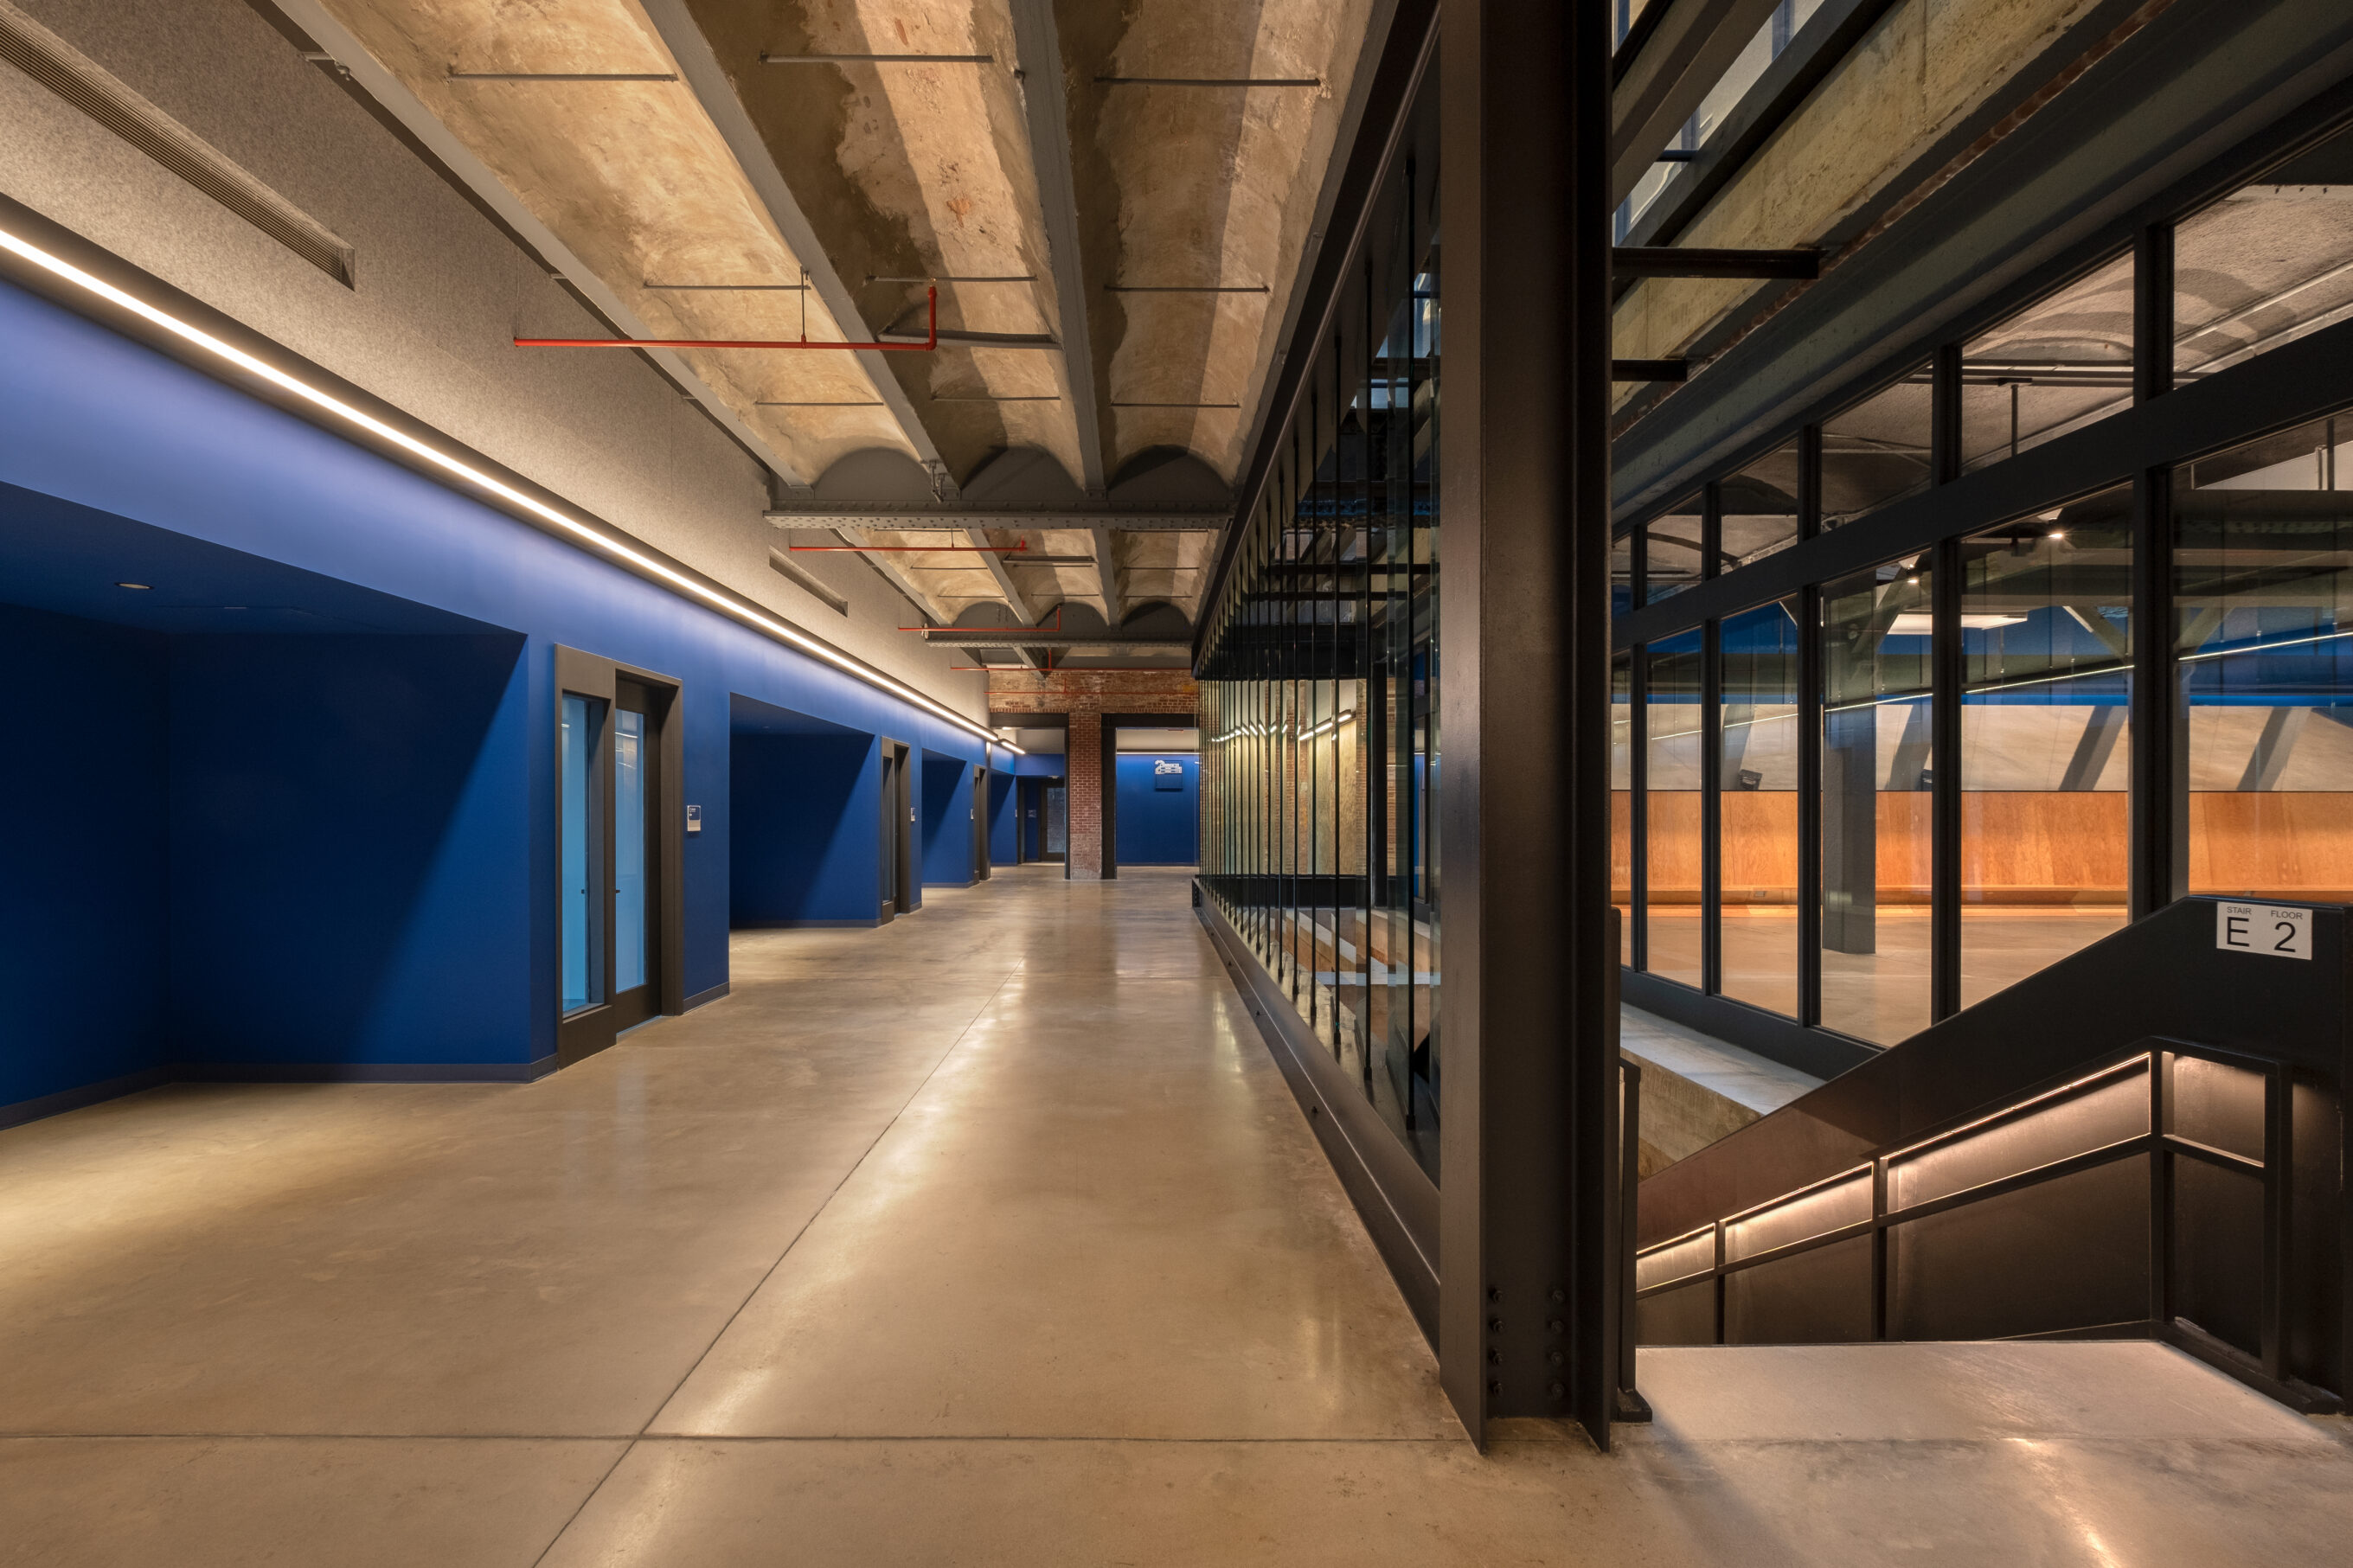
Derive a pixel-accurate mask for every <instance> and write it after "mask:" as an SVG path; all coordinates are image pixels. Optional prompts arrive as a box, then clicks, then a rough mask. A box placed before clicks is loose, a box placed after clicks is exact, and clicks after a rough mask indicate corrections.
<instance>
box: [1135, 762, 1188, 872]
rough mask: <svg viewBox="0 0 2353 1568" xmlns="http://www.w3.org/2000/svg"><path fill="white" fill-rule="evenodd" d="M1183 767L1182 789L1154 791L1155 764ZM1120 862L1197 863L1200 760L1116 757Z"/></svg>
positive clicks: (1169, 864)
mask: <svg viewBox="0 0 2353 1568" xmlns="http://www.w3.org/2000/svg"><path fill="white" fill-rule="evenodd" d="M1160 762H1168V763H1177V764H1179V765H1180V766H1181V767H1182V768H1183V769H1184V776H1183V783H1182V785H1181V787H1179V788H1176V789H1173V790H1163V789H1155V788H1154V787H1153V773H1152V768H1153V764H1154V763H1160ZM1118 833H1119V843H1118V846H1117V847H1118V851H1119V863H1120V864H1121V865H1123V866H1192V865H1198V863H1199V862H1200V858H1201V851H1200V833H1201V759H1200V758H1198V757H1195V756H1168V757H1155V756H1154V755H1152V754H1150V753H1148V752H1133V753H1130V754H1126V755H1123V756H1122V757H1121V758H1120V759H1119V826H1118Z"/></svg>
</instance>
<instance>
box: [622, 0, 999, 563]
mask: <svg viewBox="0 0 2353 1568" xmlns="http://www.w3.org/2000/svg"><path fill="white" fill-rule="evenodd" d="M641 4H642V5H644V7H645V13H646V16H647V19H648V20H649V21H650V22H652V23H653V25H654V30H655V31H656V32H657V33H659V35H660V36H661V41H662V43H663V45H664V47H667V48H668V49H669V50H670V58H672V59H675V60H676V61H677V62H678V68H679V72H680V74H681V76H682V77H683V78H684V79H685V80H686V85H687V88H688V89H689V90H691V92H692V93H693V94H694V97H695V100H696V101H697V102H698V103H700V104H702V112H703V113H704V114H705V115H707V116H709V117H710V120H711V123H712V127H713V128H714V129H716V130H717V131H718V132H719V136H720V140H722V141H723V142H726V143H727V150H728V151H729V152H730V153H733V154H734V158H735V163H736V164H737V166H738V167H739V168H741V169H742V170H743V172H744V179H746V180H747V181H749V182H750V183H751V185H752V189H753V191H754V194H756V195H758V197H759V199H760V203H761V205H763V206H764V207H765V208H766V209H767V214H768V218H769V221H770V222H772V223H774V224H775V225H776V232H777V233H778V234H779V235H781V236H783V237H784V241H785V244H786V246H787V247H790V249H791V250H792V253H793V254H794V255H795V256H796V257H797V258H800V262H801V265H802V267H803V268H806V269H807V273H808V283H809V287H810V288H811V289H814V290H816V292H817V297H818V300H820V301H822V302H823V304H824V306H825V308H826V310H828V312H829V313H830V314H831V315H832V317H833V321H834V324H835V325H836V326H837V327H839V328H840V330H841V335H842V336H843V338H844V339H846V340H847V341H849V342H859V343H870V342H875V341H876V333H875V332H874V331H873V330H872V329H871V328H870V327H869V326H868V325H867V323H866V318H865V316H864V314H863V313H861V312H860V310H859V308H858V301H857V300H856V299H855V298H854V297H852V295H851V294H850V291H849V285H848V284H847V283H845V282H843V281H842V278H841V274H840V272H839V270H838V269H837V268H835V267H834V265H833V261H832V258H829V257H828V256H827V255H826V251H825V247H824V246H823V244H821V243H820V242H819V241H818V236H817V229H816V228H815V226H812V225H811V224H810V222H809V221H808V216H807V214H806V213H804V212H803V211H802V210H801V205H800V202H799V201H798V199H797V198H796V197H795V196H794V195H793V192H792V187H791V186H790V185H789V184H786V180H785V174H784V171H783V170H782V169H779V168H778V167H777V166H776V157H775V155H774V154H773V153H770V152H769V150H768V144H767V142H765V140H763V139H762V137H761V135H760V132H759V128H758V127H757V126H755V125H754V124H753V123H752V116H751V113H750V111H749V110H746V109H745V108H744V101H743V100H742V99H740V98H738V97H736V95H735V89H734V86H733V84H732V83H731V82H730V81H729V80H728V77H727V71H726V68H724V67H723V66H722V65H721V64H720V63H719V56H718V54H717V52H716V51H715V50H713V49H712V47H711V40H710V39H708V38H706V37H703V36H702V28H701V27H699V26H696V25H695V22H694V18H693V16H691V15H690V14H689V12H688V10H687V7H686V0H641ZM858 362H859V363H860V364H861V365H862V366H864V367H865V370H866V374H867V379H869V380H870V381H871V382H872V383H873V384H874V392H875V395H876V396H878V397H880V398H881V400H882V403H883V405H884V406H885V407H886V408H888V409H889V410H890V413H891V417H892V419H893V420H895V421H897V423H898V426H899V429H900V431H901V433H902V435H903V436H904V437H906V440H907V445H908V446H909V447H912V448H913V451H914V454H915V460H916V461H918V462H920V463H922V464H923V466H924V467H925V468H929V469H930V470H931V471H932V473H933V475H934V479H935V481H936V482H937V483H938V484H939V485H940V486H941V487H942V499H943V500H953V499H954V497H955V480H954V479H952V478H950V477H949V470H948V468H947V464H946V463H945V461H944V459H943V458H941V456H940V449H939V446H938V444H937V443H936V442H934V440H933V439H932V435H931V432H930V431H929V430H928V429H926V428H925V427H924V426H923V417H922V416H920V415H919V414H917V413H916V412H915V404H914V400H913V398H910V397H909V396H908V395H907V391H906V388H904V387H902V386H901V385H900V384H899V378H898V376H897V375H896V374H893V373H892V370H891V368H890V364H889V356H888V355H886V354H884V353H882V352H881V351H880V350H876V351H874V352H872V353H860V355H858ZM809 526H813V527H824V526H828V525H827V524H822V523H818V524H811V525H809Z"/></svg>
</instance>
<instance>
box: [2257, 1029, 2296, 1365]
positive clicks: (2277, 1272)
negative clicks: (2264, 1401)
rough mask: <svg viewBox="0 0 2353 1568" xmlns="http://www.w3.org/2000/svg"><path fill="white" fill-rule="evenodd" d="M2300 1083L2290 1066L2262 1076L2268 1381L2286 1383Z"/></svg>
mask: <svg viewBox="0 0 2353 1568" xmlns="http://www.w3.org/2000/svg"><path fill="white" fill-rule="evenodd" d="M2294 1093H2295V1077H2294V1072H2293V1069H2292V1068H2289V1066H2288V1065H2287V1064H2286V1063H2285V1062H2274V1063H2272V1064H2271V1070H2270V1071H2269V1072H2267V1073H2265V1074H2264V1075H2263V1329H2262V1332H2261V1336H2260V1339H2259V1341H2258V1342H2259V1343H2260V1344H2261V1345H2262V1347H2263V1375H2264V1376H2266V1377H2268V1378H2271V1379H2272V1380H2273V1381H2274V1382H2276V1383H2284V1382H2286V1381H2287V1376H2288V1372H2287V1310H2288V1289H2287V1287H2288V1269H2289V1268H2290V1266H2291V1261H2292V1259H2293V1258H2294V1249H2295V1231H2294V1229H2293V1228H2292V1224H2293V1220H2294V1215H2293V1213H2292V1207H2293V1205H2292V1199H2291V1192H2292V1184H2291V1183H2290V1181H2289V1179H2288V1175H2289V1173H2290V1172H2291V1171H2293V1170H2294V1169H2295V1162H2294V1160H2293V1159H2292V1158H2291V1155H2292V1154H2293V1152H2294V1151H2293V1148H2292V1140H2293V1138H2294V1135H2295V1115H2294Z"/></svg>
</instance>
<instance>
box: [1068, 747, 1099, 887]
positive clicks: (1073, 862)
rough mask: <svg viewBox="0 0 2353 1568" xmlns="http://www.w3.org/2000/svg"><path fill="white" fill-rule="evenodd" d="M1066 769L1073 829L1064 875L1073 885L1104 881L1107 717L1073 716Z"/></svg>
mask: <svg viewBox="0 0 2353 1568" xmlns="http://www.w3.org/2000/svg"><path fill="white" fill-rule="evenodd" d="M1065 748H1066V749H1065V752H1064V754H1063V762H1062V766H1063V769H1064V777H1065V778H1066V779H1067V781H1068V787H1069V790H1070V795H1069V796H1068V799H1069V802H1070V813H1071V815H1070V829H1069V833H1068V836H1067V837H1066V838H1065V840H1064V843H1065V845H1066V846H1067V853H1066V854H1065V856H1064V858H1063V862H1062V866H1063V875H1064V876H1066V877H1068V878H1069V879H1071V881H1073V882H1099V881H1101V880H1103V715H1102V714H1100V713H1073V714H1071V732H1070V738H1069V740H1068V741H1067V742H1065Z"/></svg>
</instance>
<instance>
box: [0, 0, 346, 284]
mask: <svg viewBox="0 0 2353 1568" xmlns="http://www.w3.org/2000/svg"><path fill="white" fill-rule="evenodd" d="M0 59H5V60H6V61H7V62H8V63H9V64H10V65H12V66H15V67H16V68H17V69H18V70H21V71H23V72H24V73H25V74H26V76H29V77H31V78H32V79H34V80H35V81H37V82H39V83H40V84H41V85H42V86H43V87H46V88H47V89H49V90H50V91H51V92H54V93H56V94H57V95H58V97H59V98H62V99H64V100H66V101H67V102H68V103H70V104H72V105H73V106H74V107H75V108H76V109H79V110H81V111H82V112H83V113H84V114H87V115H89V116H90V118H91V119H92V120H95V121H98V122H99V123H100V125H103V126H105V127H106V128H107V129H108V130H109V131H111V132H114V133H115V134H116V135H117V136H120V137H121V138H122V140H123V141H125V142H129V143H131V145H132V146H133V147H136V148H138V149H139V151H141V152H142V153H146V154H147V156H149V157H150V158H153V159H154V160H155V162H157V163H161V164H163V165H164V167H165V168H166V169H169V170H171V171H172V173H174V174H177V175H179V176H180V178H182V179H183V180H185V181H186V182H187V183H188V184H191V185H194V186H195V188H196V189H198V190H200V191H202V192H204V194H205V195H208V196H210V197H212V199H213V200H215V201H216V202H218V203H220V205H223V206H225V207H227V209H228V210H229V211H231V212H233V213H235V214H236V215H237V216H239V217H241V218H243V219H244V220H245V221H246V222H248V223H249V224H251V225H252V226H254V227H256V228H258V229H259V230H260V231H261V232H262V233H264V234H266V235H268V236H269V237H270V238H272V239H274V240H276V241H277V242H278V243H279V244H280V245H282V246H284V247H286V248H287V249H289V250H290V251H292V252H293V253H294V254H295V255H297V256H299V257H301V258H302V259H303V260H305V261H307V262H309V263H310V264H311V266H313V267H315V268H318V269H319V270H320V271H322V272H323V273H325V274H326V275H327V276H328V277H330V278H332V279H334V280H335V281H336V282H338V283H341V284H342V285H343V287H345V288H346V289H348V288H350V287H352V247H350V246H348V245H346V244H344V243H343V241H342V240H341V239H338V238H337V237H335V235H334V234H333V232H332V231H331V230H329V229H327V228H324V227H322V226H320V225H319V224H318V223H316V222H314V221H312V219H311V217H310V216H309V215H308V214H306V213H304V212H303V211H302V210H301V208H300V207H297V206H296V205H294V204H293V203H291V202H290V201H288V200H287V199H286V198H285V197H283V196H281V195H279V194H278V193H277V192H275V191H273V190H271V189H270V188H269V186H267V185H265V184H262V183H261V182H260V181H259V180H257V179H255V178H254V177H253V176H252V175H251V174H247V173H246V172H245V171H244V170H243V169H240V168H238V167H237V165H236V164H235V163H230V162H229V161H228V160H227V158H225V157H223V156H221V154H220V153H216V152H215V151H214V150H213V149H212V148H210V147H208V146H206V144H205V143H204V142H203V141H201V140H200V139H198V138H197V137H196V136H195V134H194V133H192V132H190V131H189V130H188V129H187V128H186V127H185V126H184V125H182V124H181V123H180V122H179V121H176V120H174V119H173V118H172V117H171V116H170V115H168V114H165V113H164V111H163V110H160V109H158V108H156V107H155V106H154V105H153V104H152V103H150V102H148V101H147V100H145V99H143V98H142V97H140V96H139V95H138V94H137V93H135V92H133V91H132V90H131V89H129V88H127V87H125V86H123V85H122V83H121V82H120V81H117V80H116V79H114V78H113V77H112V76H111V75H110V74H109V73H108V72H106V71H105V70H103V69H101V68H100V67H99V66H98V65H97V64H96V63H95V62H93V61H92V60H91V59H90V58H89V57H88V56H86V55H84V54H83V53H82V52H81V51H80V50H79V49H77V48H75V47H73V46H72V45H71V44H69V43H67V42H66V41H65V40H64V39H63V38H60V37H58V36H57V35H56V34H55V33H52V32H50V31H49V30H48V29H47V27H44V26H41V25H40V24H39V23H38V22H36V21H34V20H33V19H32V18H31V17H30V16H26V15H25V13H24V12H22V11H19V10H18V9H16V6H14V5H9V4H7V0H0Z"/></svg>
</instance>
